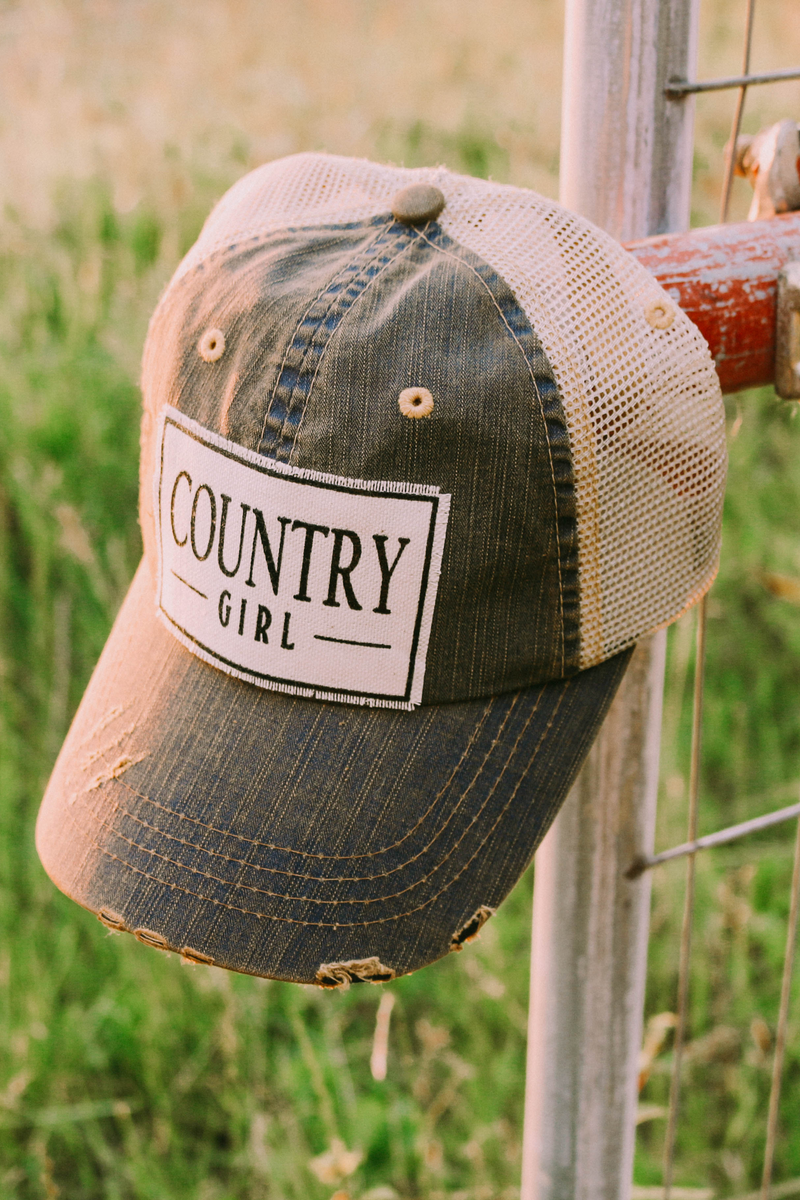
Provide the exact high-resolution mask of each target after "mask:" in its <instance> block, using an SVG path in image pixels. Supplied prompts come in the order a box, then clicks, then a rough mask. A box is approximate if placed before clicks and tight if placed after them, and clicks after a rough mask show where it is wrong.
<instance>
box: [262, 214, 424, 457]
mask: <svg viewBox="0 0 800 1200" xmlns="http://www.w3.org/2000/svg"><path fill="white" fill-rule="evenodd" d="M394 228H399V229H400V230H401V232H400V234H399V235H397V234H396V235H395V237H396V240H395V241H394V242H392V236H391V235H392V230H393V229H394ZM412 240H413V239H412V236H411V231H407V230H405V229H404V228H403V227H402V226H398V223H397V222H395V221H394V220H388V221H387V223H386V224H385V225H384V226H383V227H382V228H379V230H378V232H377V234H376V235H375V237H373V238H372V239H371V240H370V241H369V242H368V243H367V245H366V246H364V247H362V248H361V250H360V251H359V252H358V253H357V254H355V255H354V256H353V258H352V259H351V260H350V261H349V262H348V263H347V264H346V265H345V266H344V267H343V268H342V269H341V270H340V271H339V272H338V273H337V274H336V275H335V276H334V277H333V279H330V280H328V281H327V282H326V284H325V286H324V287H323V288H321V289H320V291H319V292H318V293H317V295H316V296H315V297H314V299H313V300H312V302H311V303H310V304H309V305H308V307H307V308H306V310H305V312H304V313H303V315H302V317H300V319H299V320H298V322H297V324H296V326H295V329H294V333H293V334H292V336H291V339H290V340H289V342H288V345H287V348H286V351H285V352H284V357H283V362H282V363H281V369H280V372H279V374H278V378H277V380H276V382H275V386H274V388H273V391H272V396H271V397H270V401H269V404H268V406H267V411H266V413H265V415H264V423H263V426H262V432H261V439H260V443H259V452H260V453H261V454H266V455H270V456H274V457H275V458H278V459H280V460H281V461H284V460H285V459H288V458H289V457H291V453H292V451H293V449H294V444H295V440H296V437H297V431H296V430H295V431H294V432H293V434H292V437H291V442H290V439H289V429H290V427H291V421H292V418H293V417H294V416H295V413H296V412H297V411H298V409H299V413H300V416H299V419H300V420H302V414H303V412H304V410H305V406H306V404H307V403H308V401H309V399H310V397H311V392H312V390H313V387H314V383H315V381H316V378H317V374H318V372H319V368H320V363H321V360H322V358H323V357H324V354H325V351H326V350H327V348H328V346H329V345H330V342H331V339H332V338H333V336H334V334H335V333H336V330H337V329H338V328H339V326H340V325H341V323H342V321H343V319H344V318H345V316H346V315H347V313H348V312H349V311H350V309H351V308H352V307H353V305H354V304H356V303H357V301H358V300H359V299H360V298H361V296H362V295H363V294H364V292H365V291H366V290H367V289H368V288H369V287H370V286H371V284H372V283H374V282H375V280H376V279H377V278H378V277H379V276H380V275H381V274H382V273H383V271H384V270H385V269H386V268H387V267H388V266H389V265H390V264H391V263H392V262H393V261H395V260H396V259H397V258H398V257H399V256H400V255H401V254H402V253H403V251H404V250H406V249H407V248H408V246H409V245H410V244H411V241H412ZM378 252H382V253H380V254H379V253H378ZM345 281H346V282H345ZM342 285H344V286H342ZM334 289H335V290H334ZM320 302H327V303H325V304H324V307H322V308H321V311H320V312H319V313H318V314H314V309H315V307H316V306H317V305H319V304H320ZM312 322H313V325H312V330H311V332H310V335H308V336H302V335H301V334H300V331H301V330H302V328H303V326H304V325H305V324H311V323H312ZM293 352H294V353H295V354H296V355H297V366H296V367H294V366H292V365H291V361H292V356H293ZM312 353H316V356H317V361H316V363H315V364H314V370H313V373H310V372H309V371H308V369H307V367H308V362H309V358H310V356H311V354H312ZM289 372H291V374H292V375H293V376H294V378H293V379H291V381H290V382H287V375H288V374H289ZM309 374H310V378H309ZM270 431H271V434H272V436H270Z"/></svg>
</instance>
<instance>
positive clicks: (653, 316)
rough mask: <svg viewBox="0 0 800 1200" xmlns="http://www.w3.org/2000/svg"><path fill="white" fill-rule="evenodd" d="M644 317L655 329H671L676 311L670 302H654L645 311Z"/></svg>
mask: <svg viewBox="0 0 800 1200" xmlns="http://www.w3.org/2000/svg"><path fill="white" fill-rule="evenodd" d="M644 316H645V320H646V321H647V324H648V325H652V327H653V329H669V327H670V325H671V324H672V322H673V321H674V320H675V309H674V307H673V306H672V305H671V304H670V302H669V300H654V301H653V303H652V304H648V306H647V308H646V309H645V310H644Z"/></svg>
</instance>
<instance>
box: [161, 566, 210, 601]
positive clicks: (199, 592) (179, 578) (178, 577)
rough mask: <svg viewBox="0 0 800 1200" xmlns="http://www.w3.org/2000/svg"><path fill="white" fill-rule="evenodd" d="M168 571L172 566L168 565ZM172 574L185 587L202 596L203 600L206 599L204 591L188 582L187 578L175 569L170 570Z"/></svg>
mask: <svg viewBox="0 0 800 1200" xmlns="http://www.w3.org/2000/svg"><path fill="white" fill-rule="evenodd" d="M170 571H172V567H170ZM172 574H173V575H174V576H175V578H176V579H177V580H179V581H180V582H181V583H182V584H184V585H185V586H186V587H188V588H191V589H192V591H193V592H197V594H198V596H202V597H203V599H204V600H207V599H208V596H207V595H206V594H205V592H201V591H200V589H199V588H196V587H195V586H194V584H193V583H189V580H188V579H184V578H183V576H182V575H179V574H178V572H177V571H172Z"/></svg>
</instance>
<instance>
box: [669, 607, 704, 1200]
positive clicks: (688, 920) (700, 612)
mask: <svg viewBox="0 0 800 1200" xmlns="http://www.w3.org/2000/svg"><path fill="white" fill-rule="evenodd" d="M706 624H707V598H706V597H705V596H703V598H702V600H701V601H700V603H699V604H698V606H697V642H696V647H697V648H696V657H695V667H694V707H693V711H692V757H691V766H690V770H689V822H688V834H689V836H688V839H687V840H688V841H690V842H694V841H696V839H697V808H698V796H699V792H700V756H701V752H702V739H703V686H704V682H705V661H706ZM694 884H695V856H694V854H693V853H692V854H690V855H689V857H688V859H687V862H686V893H685V896H684V904H683V925H682V928H681V950H680V962H679V967H678V1019H677V1024H676V1027H675V1048H674V1052H673V1062H672V1080H671V1082H670V1091H669V1115H668V1118H667V1133H666V1137H665V1140H664V1200H670V1194H671V1191H672V1174H673V1167H674V1160H675V1133H676V1130H677V1125H678V1111H679V1108H680V1088H681V1062H682V1059H683V1047H684V1042H685V1040H686V1024H687V1014H688V1007H689V968H690V965H691V957H692V924H693V921H694Z"/></svg>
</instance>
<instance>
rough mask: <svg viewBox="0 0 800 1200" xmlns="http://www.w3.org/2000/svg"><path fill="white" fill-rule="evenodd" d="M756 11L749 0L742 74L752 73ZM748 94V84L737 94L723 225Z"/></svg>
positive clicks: (724, 186)
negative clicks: (751, 51) (751, 60)
mask: <svg viewBox="0 0 800 1200" xmlns="http://www.w3.org/2000/svg"><path fill="white" fill-rule="evenodd" d="M755 11H756V0H747V16H746V17H745V34H744V53H743V55H742V75H749V74H750V50H751V48H752V45H753V18H754V17H755ZM746 95H747V85H746V84H743V85H742V86H741V87H740V88H739V91H738V92H737V95H736V107H735V109H734V112H733V124H732V125H731V140H730V142H729V143H728V152H727V154H726V156H725V178H724V180H723V183H722V198H721V200H720V207H719V219H720V222H721V224H723V225H724V224H725V222H726V221H727V219H728V209H729V208H730V203H731V186H732V184H733V173H734V171H735V169H736V142H737V140H738V137H739V130H740V129H741V127H742V113H743V112H744V101H745V97H746Z"/></svg>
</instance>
